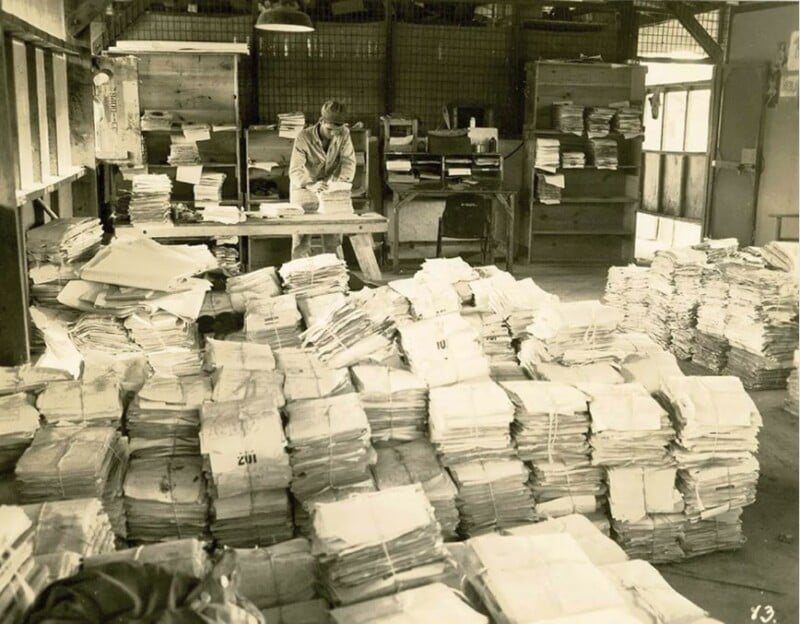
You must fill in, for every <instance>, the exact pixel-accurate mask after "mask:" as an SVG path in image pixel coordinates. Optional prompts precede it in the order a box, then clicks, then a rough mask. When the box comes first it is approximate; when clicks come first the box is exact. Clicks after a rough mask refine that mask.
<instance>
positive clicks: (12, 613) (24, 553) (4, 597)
mask: <svg viewBox="0 0 800 624" xmlns="http://www.w3.org/2000/svg"><path fill="white" fill-rule="evenodd" d="M0 525H2V527H3V531H2V535H1V536H0V548H1V549H2V551H3V559H2V561H0V621H3V622H21V621H22V619H23V617H24V615H25V613H26V611H27V610H28V607H30V606H31V604H32V603H33V601H34V600H35V599H36V596H37V595H38V594H39V592H41V591H42V590H43V589H44V588H45V586H46V585H47V583H48V582H49V575H48V573H47V570H46V569H45V568H44V567H43V566H41V565H40V564H38V563H36V561H35V560H34V558H33V528H32V526H31V521H30V519H29V518H28V516H26V515H25V512H24V511H23V510H22V508H20V507H15V506H12V505H0Z"/></svg>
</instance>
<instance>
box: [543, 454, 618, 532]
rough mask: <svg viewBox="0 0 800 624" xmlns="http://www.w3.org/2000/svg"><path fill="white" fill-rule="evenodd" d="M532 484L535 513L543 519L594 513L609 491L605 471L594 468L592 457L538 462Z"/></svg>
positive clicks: (597, 467)
mask: <svg viewBox="0 0 800 624" xmlns="http://www.w3.org/2000/svg"><path fill="white" fill-rule="evenodd" d="M530 485H531V489H532V490H533V496H534V499H535V501H536V505H535V507H534V510H535V512H536V515H537V516H538V517H540V518H557V517H558V516H566V515H568V514H572V513H582V514H588V513H591V512H594V511H596V510H597V508H598V501H597V498H598V497H601V496H603V495H604V494H605V492H606V488H605V485H604V473H603V469H602V468H601V467H599V466H592V465H591V464H590V463H589V461H588V458H587V459H586V460H585V461H577V460H576V461H572V462H569V463H567V462H558V461H555V462H539V463H535V464H533V470H532V472H531V479H530Z"/></svg>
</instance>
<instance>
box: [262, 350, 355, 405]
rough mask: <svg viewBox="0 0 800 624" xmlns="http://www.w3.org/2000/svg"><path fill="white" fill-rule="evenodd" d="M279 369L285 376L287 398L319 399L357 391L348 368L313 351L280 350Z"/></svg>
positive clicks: (277, 359) (289, 399)
mask: <svg viewBox="0 0 800 624" xmlns="http://www.w3.org/2000/svg"><path fill="white" fill-rule="evenodd" d="M275 358H276V364H277V367H278V370H279V371H280V372H282V373H283V375H284V382H283V394H284V397H285V399H286V401H301V400H304V399H319V398H323V397H328V396H332V395H336V394H347V393H350V392H353V384H352V382H351V380H350V373H349V371H348V370H347V369H346V368H331V367H330V366H328V365H327V364H324V363H323V362H322V361H321V360H320V359H319V357H318V356H317V355H316V354H315V353H313V352H311V351H303V350H302V349H280V350H279V351H276V352H275Z"/></svg>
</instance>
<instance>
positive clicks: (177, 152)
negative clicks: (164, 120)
mask: <svg viewBox="0 0 800 624" xmlns="http://www.w3.org/2000/svg"><path fill="white" fill-rule="evenodd" d="M167 162H168V163H169V164H170V165H175V166H181V165H196V164H199V163H200V162H201V161H200V150H199V149H198V147H197V142H196V141H195V140H194V139H192V138H189V137H186V136H184V135H182V134H170V143H169V154H168V155H167Z"/></svg>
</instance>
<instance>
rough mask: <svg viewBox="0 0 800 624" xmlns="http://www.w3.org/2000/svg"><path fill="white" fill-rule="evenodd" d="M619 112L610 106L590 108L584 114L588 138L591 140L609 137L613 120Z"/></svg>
mask: <svg viewBox="0 0 800 624" xmlns="http://www.w3.org/2000/svg"><path fill="white" fill-rule="evenodd" d="M616 112H617V110H616V109H615V108H611V107H608V106H588V107H587V108H586V111H585V113H584V124H585V128H586V136H588V137H589V138H590V139H595V138H598V137H604V136H608V133H609V132H611V119H612V118H613V117H614V114H615V113H616Z"/></svg>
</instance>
